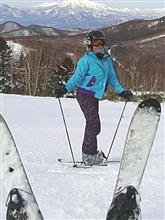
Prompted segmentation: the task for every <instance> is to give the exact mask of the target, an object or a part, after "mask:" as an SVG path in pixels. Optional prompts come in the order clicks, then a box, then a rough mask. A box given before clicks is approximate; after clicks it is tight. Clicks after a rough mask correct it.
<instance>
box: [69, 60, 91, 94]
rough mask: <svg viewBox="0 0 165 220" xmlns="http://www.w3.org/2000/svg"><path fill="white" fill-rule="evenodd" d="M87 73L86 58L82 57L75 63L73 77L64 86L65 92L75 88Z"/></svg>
mask: <svg viewBox="0 0 165 220" xmlns="http://www.w3.org/2000/svg"><path fill="white" fill-rule="evenodd" d="M87 71H88V62H87V59H86V57H85V56H83V57H82V58H80V59H79V61H78V62H77V66H76V69H75V71H74V73H73V75H72V76H71V78H70V79H69V80H68V82H67V83H66V85H65V87H66V89H67V92H71V91H72V90H73V89H74V88H75V86H79V85H80V83H81V82H82V80H83V78H84V76H85V74H86V73H87Z"/></svg>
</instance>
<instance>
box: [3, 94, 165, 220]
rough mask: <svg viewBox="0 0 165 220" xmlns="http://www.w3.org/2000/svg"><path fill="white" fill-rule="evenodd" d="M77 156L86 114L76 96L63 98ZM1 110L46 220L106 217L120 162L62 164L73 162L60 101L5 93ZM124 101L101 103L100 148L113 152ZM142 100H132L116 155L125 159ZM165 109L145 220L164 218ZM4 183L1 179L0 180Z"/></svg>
mask: <svg viewBox="0 0 165 220" xmlns="http://www.w3.org/2000/svg"><path fill="white" fill-rule="evenodd" d="M61 102H62V105H63V108H64V112H65V116H66V121H67V125H68V129H69V133H70V138H71V142H72V146H73V151H74V154H75V157H76V160H79V159H81V142H82V139H83V130H84V125H85V122H84V118H83V115H82V112H81V110H80V108H79V106H78V104H77V102H76V100H75V99H66V98H62V99H61ZM0 105H1V107H0V113H2V115H3V117H4V118H5V119H6V121H7V123H8V126H9V127H10V129H11V131H12V133H13V136H14V138H15V141H16V144H17V147H18V150H19V152H20V155H21V157H22V161H23V163H24V166H25V169H26V172H27V175H28V177H29V180H30V182H31V185H32V188H33V190H34V193H35V196H36V199H37V201H38V204H39V206H40V209H41V211H42V213H43V215H44V218H45V220H81V219H83V220H105V216H106V214H107V210H108V208H109V205H110V203H111V199H112V194H113V190H114V187H115V182H116V177H117V174H118V169H119V164H117V163H112V164H110V165H109V166H108V167H97V168H96V167H95V168H90V169H76V168H66V167H62V166H60V165H57V163H56V161H57V158H65V159H68V160H71V155H70V151H69V146H68V142H67V138H66V134H65V129H64V125H63V120H62V117H61V112H60V108H59V103H58V99H55V98H46V97H44V98H41V97H40V98H39V97H30V96H19V95H4V94H1V95H0ZM123 105H124V103H122V102H120V103H119V102H118V103H114V102H109V101H107V100H105V101H101V102H100V116H101V121H102V132H101V134H100V135H99V137H98V142H99V146H100V149H102V150H103V151H104V152H105V153H108V148H109V146H110V143H111V140H112V137H113V134H114V132H115V129H116V126H117V123H118V120H119V117H120V114H121V111H122V108H123ZM136 106H137V103H136V104H135V103H128V105H127V108H126V111H125V113H124V118H123V119H122V123H121V126H120V129H119V132H118V135H117V138H116V141H115V143H114V146H113V150H112V154H111V158H112V159H113V158H120V157H121V154H122V149H123V146H124V142H125V136H126V132H127V128H128V125H129V122H130V120H131V116H132V114H133V112H134V110H135V108H136ZM164 107H165V104H164V103H163V104H162V114H161V120H160V123H159V127H158V131H157V135H156V138H155V141H154V145H153V149H152V151H151V154H150V158H149V161H148V164H147V168H146V171H145V175H144V177H143V181H142V185H141V190H140V191H141V197H142V202H141V208H142V217H143V220H163V219H165V210H164V209H165V208H164V207H165V200H164V194H165V176H164V175H165V173H164V171H165V170H164V169H165V168H164V164H165V152H164V146H163V145H164V142H165V140H164V134H165V131H164V120H165V115H164ZM0 181H1V180H0ZM0 184H1V187H0V196H1V205H0V219H1V220H5V213H6V207H5V202H6V198H7V192H5V189H4V187H3V184H2V181H1V182H0Z"/></svg>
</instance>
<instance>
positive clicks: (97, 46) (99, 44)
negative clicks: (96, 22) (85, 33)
mask: <svg viewBox="0 0 165 220" xmlns="http://www.w3.org/2000/svg"><path fill="white" fill-rule="evenodd" d="M104 44H105V42H104V40H102V39H96V40H93V41H92V47H93V51H95V52H97V51H100V50H102V49H103V48H104Z"/></svg>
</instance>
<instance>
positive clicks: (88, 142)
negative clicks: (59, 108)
mask: <svg viewBox="0 0 165 220" xmlns="http://www.w3.org/2000/svg"><path fill="white" fill-rule="evenodd" d="M105 40H106V39H105V35H104V33H103V32H102V31H100V30H92V31H89V32H88V33H87V35H86V40H85V44H86V47H87V51H86V53H85V54H84V55H83V56H82V57H81V58H80V59H79V60H78V62H77V65H76V69H75V71H74V73H73V75H72V76H71V78H70V79H69V80H68V81H67V83H66V85H63V86H60V87H59V88H58V89H56V97H57V98H59V97H62V96H63V95H64V94H66V93H70V92H72V91H73V90H74V91H76V99H77V101H78V103H79V106H80V108H81V110H82V112H83V114H84V117H85V119H86V126H85V133H84V139H83V143H82V159H83V162H84V163H85V164H86V165H90V166H92V165H107V160H106V157H105V155H104V153H103V152H102V151H99V150H98V146H97V135H98V134H99V133H100V131H101V123H100V117H99V100H100V99H102V98H103V96H104V94H105V91H106V89H107V86H108V85H109V86H110V87H111V88H112V90H113V91H114V92H115V93H117V94H118V95H120V96H121V97H123V98H125V99H128V98H129V97H130V96H132V95H133V94H132V92H131V91H130V90H127V89H125V88H124V87H123V86H122V85H121V84H120V83H119V81H118V79H117V77H116V72H115V70H114V68H113V64H112V60H111V58H110V56H109V54H108V51H107V50H106V48H105Z"/></svg>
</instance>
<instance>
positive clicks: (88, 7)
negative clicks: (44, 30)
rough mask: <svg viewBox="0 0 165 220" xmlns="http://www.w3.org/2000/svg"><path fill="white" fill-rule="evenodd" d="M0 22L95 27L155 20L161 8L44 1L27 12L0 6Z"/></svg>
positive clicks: (82, 0)
mask: <svg viewBox="0 0 165 220" xmlns="http://www.w3.org/2000/svg"><path fill="white" fill-rule="evenodd" d="M0 10H1V11H2V16H1V22H2V23H3V22H6V21H9V20H12V21H16V22H18V23H20V24H22V25H30V24H38V25H44V26H53V27H56V28H58V29H73V28H84V29H91V28H99V27H105V26H110V25H112V24H117V23H121V22H123V21H127V20H130V19H135V18H155V17H161V16H163V15H164V14H165V9H163V8H162V9H148V10H139V9H135V10H130V9H127V8H125V9H114V8H111V7H110V6H108V5H104V4H101V3H96V2H95V1H91V0H63V1H61V2H58V3H57V2H48V3H47V2H44V3H42V4H37V5H35V6H33V7H32V8H31V9H27V10H26V11H25V10H22V9H16V8H12V7H9V6H7V5H4V4H2V5H1V6H0Z"/></svg>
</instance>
